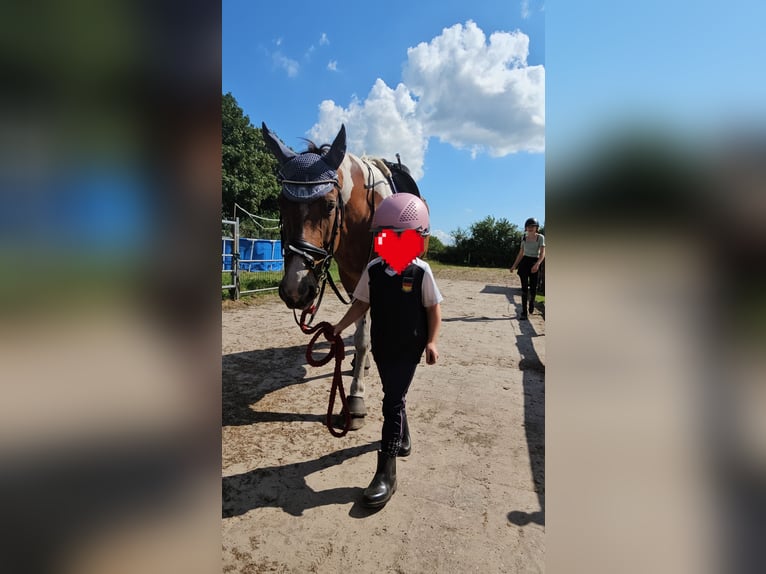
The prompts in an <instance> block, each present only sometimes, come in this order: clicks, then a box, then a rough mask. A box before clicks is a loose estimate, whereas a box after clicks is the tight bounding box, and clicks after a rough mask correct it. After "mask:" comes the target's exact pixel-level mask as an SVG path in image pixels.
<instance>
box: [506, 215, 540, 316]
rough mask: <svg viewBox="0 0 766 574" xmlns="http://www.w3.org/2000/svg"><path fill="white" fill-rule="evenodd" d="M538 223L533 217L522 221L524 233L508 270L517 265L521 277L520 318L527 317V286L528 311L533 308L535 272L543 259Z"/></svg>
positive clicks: (535, 282)
mask: <svg viewBox="0 0 766 574" xmlns="http://www.w3.org/2000/svg"><path fill="white" fill-rule="evenodd" d="M539 229H540V223H539V222H538V221H537V219H535V218H534V217H530V218H529V219H527V220H526V221H525V222H524V230H525V231H526V233H525V234H524V237H523V239H522V240H521V247H520V248H519V255H518V256H517V257H516V261H514V263H513V266H512V267H511V269H510V271H511V273H513V270H514V269H516V268H517V267H518V269H519V279H521V316H520V318H521V319H526V318H527V288H529V291H530V293H529V312H530V313H533V312H534V310H535V296H536V295H537V272H538V271H540V264H541V263H542V262H543V260H544V259H545V236H544V235H542V234H540V233H538V230H539Z"/></svg>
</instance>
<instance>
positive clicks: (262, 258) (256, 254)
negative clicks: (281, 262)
mask: <svg viewBox="0 0 766 574" xmlns="http://www.w3.org/2000/svg"><path fill="white" fill-rule="evenodd" d="M253 259H257V260H258V261H257V262H256V263H253V264H252V267H251V271H272V265H273V263H272V262H271V261H269V260H270V259H274V240H273V239H255V240H254V244H253Z"/></svg>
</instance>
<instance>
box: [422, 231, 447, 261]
mask: <svg viewBox="0 0 766 574" xmlns="http://www.w3.org/2000/svg"><path fill="white" fill-rule="evenodd" d="M444 249H445V245H444V243H442V242H441V240H440V239H439V238H438V237H436V236H435V235H430V236H429V237H428V251H427V252H426V254H425V257H428V258H429V259H435V260H437V261H438V260H439V256H440V255H441V254H442V253H444Z"/></svg>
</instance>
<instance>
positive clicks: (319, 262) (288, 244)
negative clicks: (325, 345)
mask: <svg viewBox="0 0 766 574" xmlns="http://www.w3.org/2000/svg"><path fill="white" fill-rule="evenodd" d="M333 183H334V184H335V188H336V189H337V190H338V191H339V192H340V188H339V187H338V182H336V181H335V182H333ZM343 214H344V203H343V198H342V197H341V195H340V193H338V201H337V202H336V205H335V217H334V218H333V223H332V231H331V232H330V240H329V241H328V242H327V243H325V244H323V245H322V246H321V247H318V246H316V245H313V244H312V243H309V242H308V241H304V240H302V239H298V240H296V241H287V240H286V238H285V237H284V227H283V228H282V236H283V237H282V245H283V246H284V253H283V255H284V256H287V255H290V254H293V255H297V256H299V257H301V258H302V259H303V264H304V266H305V268H306V269H309V270H311V272H312V273H313V275H314V278H315V279H316V281H317V284H318V285H319V286H320V288H319V296H318V298H317V300H316V303H315V304H314V305H313V306H312V307H311V309H312V310H311V311H310V316H311V318H310V320H309V321H308V323H307V325H310V324H311V322H312V321H313V320H314V316H315V315H316V313H317V311H318V310H319V305H320V304H321V302H322V297H323V296H324V289H325V285H326V284H327V282H328V281H329V283H330V287H332V290H333V291H334V292H335V294H336V295H337V296H338V299H340V300H341V302H342V303H344V304H346V305H348V304H349V303H350V301H346V300H345V298H344V297H343V295H341V293H340V291H339V289H338V287H337V286H336V285H335V281H334V280H333V278H332V275H331V274H330V265H331V264H332V259H333V256H334V255H335V243H336V240H337V238H338V233H339V232H340V229H341V227H342V226H343ZM280 226H281V222H280ZM296 321H297V316H296ZM299 324H300V323H299Z"/></svg>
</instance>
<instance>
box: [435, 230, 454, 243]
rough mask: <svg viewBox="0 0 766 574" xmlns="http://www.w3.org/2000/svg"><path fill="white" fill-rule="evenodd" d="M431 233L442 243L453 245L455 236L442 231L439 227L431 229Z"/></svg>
mask: <svg viewBox="0 0 766 574" xmlns="http://www.w3.org/2000/svg"><path fill="white" fill-rule="evenodd" d="M431 235H433V236H434V237H436V238H437V239H438V240H439V241H441V242H442V243H443V244H444V245H453V244H454V243H455V238H454V237H452V236H451V235H450V234H449V233H447V232H446V231H442V230H441V229H434V230H432V231H431Z"/></svg>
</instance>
